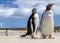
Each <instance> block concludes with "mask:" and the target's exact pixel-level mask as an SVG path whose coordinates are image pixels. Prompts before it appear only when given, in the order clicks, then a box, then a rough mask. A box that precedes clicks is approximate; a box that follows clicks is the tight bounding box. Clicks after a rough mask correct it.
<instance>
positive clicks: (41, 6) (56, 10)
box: [16, 0, 60, 16]
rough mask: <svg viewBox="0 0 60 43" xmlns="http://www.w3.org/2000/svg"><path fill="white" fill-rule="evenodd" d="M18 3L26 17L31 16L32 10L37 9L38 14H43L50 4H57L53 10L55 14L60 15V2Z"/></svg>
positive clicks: (25, 0)
mask: <svg viewBox="0 0 60 43" xmlns="http://www.w3.org/2000/svg"><path fill="white" fill-rule="evenodd" d="M16 3H17V4H18V7H19V11H20V13H21V15H24V16H26V15H27V16H29V15H30V12H31V9H32V8H37V11H38V13H39V14H42V13H43V11H44V10H45V9H46V5H47V4H49V3H54V4H55V7H54V8H53V12H54V14H56V15H60V12H59V7H60V5H59V4H60V0H52V1H51V0H16ZM27 10H28V11H27Z"/></svg>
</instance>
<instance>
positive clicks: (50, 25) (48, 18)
mask: <svg viewBox="0 0 60 43" xmlns="http://www.w3.org/2000/svg"><path fill="white" fill-rule="evenodd" d="M53 5H54V4H48V5H47V6H46V10H45V11H44V12H43V14H42V17H41V21H40V26H41V36H42V38H46V37H47V36H48V38H52V36H53V33H54V19H53V11H52V10H51V8H52V6H53Z"/></svg>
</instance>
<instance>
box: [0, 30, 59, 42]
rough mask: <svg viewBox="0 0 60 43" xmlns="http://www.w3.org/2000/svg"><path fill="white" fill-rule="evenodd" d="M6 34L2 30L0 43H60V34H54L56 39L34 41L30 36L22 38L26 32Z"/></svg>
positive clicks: (12, 31) (38, 34)
mask: <svg viewBox="0 0 60 43" xmlns="http://www.w3.org/2000/svg"><path fill="white" fill-rule="evenodd" d="M5 32H6V31H5V30H0V43H60V33H54V34H55V39H40V38H37V39H32V38H31V37H30V36H27V37H24V38H23V37H20V36H21V35H22V34H24V33H26V31H14V30H8V36H6V34H5ZM37 37H40V32H38V33H37Z"/></svg>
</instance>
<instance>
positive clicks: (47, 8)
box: [46, 3, 54, 10]
mask: <svg viewBox="0 0 60 43" xmlns="http://www.w3.org/2000/svg"><path fill="white" fill-rule="evenodd" d="M53 5H54V3H53V4H48V5H47V6H46V10H51V8H52V6H53Z"/></svg>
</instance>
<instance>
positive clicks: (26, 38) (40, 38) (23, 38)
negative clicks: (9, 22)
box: [20, 37, 55, 39]
mask: <svg viewBox="0 0 60 43" xmlns="http://www.w3.org/2000/svg"><path fill="white" fill-rule="evenodd" d="M20 39H55V38H41V37H34V38H31V37H20Z"/></svg>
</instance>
